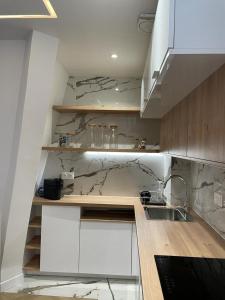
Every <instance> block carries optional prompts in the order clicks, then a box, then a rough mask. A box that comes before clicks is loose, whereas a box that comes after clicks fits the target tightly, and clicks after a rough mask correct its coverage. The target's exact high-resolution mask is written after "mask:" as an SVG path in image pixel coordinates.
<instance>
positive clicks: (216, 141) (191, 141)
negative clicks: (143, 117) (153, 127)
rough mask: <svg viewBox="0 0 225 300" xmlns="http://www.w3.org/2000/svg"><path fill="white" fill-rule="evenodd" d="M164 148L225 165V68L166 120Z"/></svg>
mask: <svg viewBox="0 0 225 300" xmlns="http://www.w3.org/2000/svg"><path fill="white" fill-rule="evenodd" d="M161 147H162V149H163V151H166V152H169V153H170V154H174V155H180V156H187V157H190V158H195V159H199V160H208V161H212V162H219V163H225V65H224V66H222V67H221V68H220V69H219V70H217V71H216V72H215V73H214V74H213V75H211V76H210V77H209V78H208V79H207V80H205V81H204V82H203V83H202V84H201V85H200V86H199V87H197V88H196V89H195V90H194V91H193V92H192V93H191V94H190V95H189V96H188V97H186V98H185V99H184V100H183V101H181V102H180V103H179V104H177V105H176V106H175V107H174V108H173V109H172V110H171V111H170V112H169V113H167V114H166V115H165V116H164V117H163V118H162V127H161Z"/></svg>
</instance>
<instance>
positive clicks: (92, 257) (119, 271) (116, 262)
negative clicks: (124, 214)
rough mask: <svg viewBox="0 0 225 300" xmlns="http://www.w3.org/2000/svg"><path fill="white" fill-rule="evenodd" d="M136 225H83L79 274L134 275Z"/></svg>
mask: <svg viewBox="0 0 225 300" xmlns="http://www.w3.org/2000/svg"><path fill="white" fill-rule="evenodd" d="M131 237H132V224H131V223H115V222H97V221H96V222H87V221H81V228H80V264H79V272H80V273H88V274H110V275H124V276H130V275H131V243H132V240H131Z"/></svg>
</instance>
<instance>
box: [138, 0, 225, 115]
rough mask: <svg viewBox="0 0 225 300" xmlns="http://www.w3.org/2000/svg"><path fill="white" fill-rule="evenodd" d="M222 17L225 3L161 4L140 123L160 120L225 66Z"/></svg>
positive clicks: (171, 1) (174, 0) (224, 21)
mask: <svg viewBox="0 0 225 300" xmlns="http://www.w3.org/2000/svg"><path fill="white" fill-rule="evenodd" d="M224 11H225V1H224V0H215V1H212V0H188V1H187V0H179V1H178V0H159V2H158V6H157V11H156V17H155V22H154V27H153V32H152V38H151V43H150V46H149V51H148V56H147V59H146V66H145V71H144V75H143V81H144V83H145V90H146V88H147V92H145V95H144V96H145V99H144V100H145V101H144V100H143V99H142V107H141V115H142V117H146V118H148V117H151V118H160V117H162V116H163V115H164V114H165V113H167V112H168V111H169V110H170V109H171V108H172V107H173V106H175V105H176V104H177V103H178V102H179V101H181V100H182V99H183V98H184V97H186V96H187V95H188V94H189V93H190V92H191V91H192V90H193V89H194V88H196V87H197V86H198V85H199V84H200V83H201V82H202V81H204V80H205V79H206V78H207V77H208V76H209V75H210V74H212V73H213V72H214V71H215V70H217V69H218V68H219V67H220V66H221V65H222V64H224V63H225V39H223V38H222V37H223V34H224V33H223V31H224V27H225V18H224ZM143 103H144V105H143ZM157 105H158V108H157Z"/></svg>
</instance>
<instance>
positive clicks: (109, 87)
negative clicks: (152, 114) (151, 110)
mask: <svg viewBox="0 0 225 300" xmlns="http://www.w3.org/2000/svg"><path fill="white" fill-rule="evenodd" d="M140 98H141V80H140V79H138V78H114V77H105V76H93V77H76V76H70V77H69V79H68V82H67V88H66V91H65V100H64V104H77V105H100V106H107V105H108V106H120V107H121V106H139V105H140Z"/></svg>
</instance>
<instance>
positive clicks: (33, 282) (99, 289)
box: [8, 276, 138, 300]
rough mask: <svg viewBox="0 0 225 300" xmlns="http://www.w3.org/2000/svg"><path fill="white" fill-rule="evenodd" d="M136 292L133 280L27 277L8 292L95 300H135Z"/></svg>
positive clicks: (136, 288)
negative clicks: (21, 284)
mask: <svg viewBox="0 0 225 300" xmlns="http://www.w3.org/2000/svg"><path fill="white" fill-rule="evenodd" d="M137 290H138V286H137V283H136V282H135V281H134V280H116V279H107V278H106V279H93V278H71V277H69V278H68V277H64V278H61V277H51V276H29V277H25V280H24V285H23V286H20V287H15V288H13V289H10V290H9V291H8V292H22V293H26V294H33V295H50V296H63V297H72V298H75V297H77V298H84V299H96V300H136V299H137Z"/></svg>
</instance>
